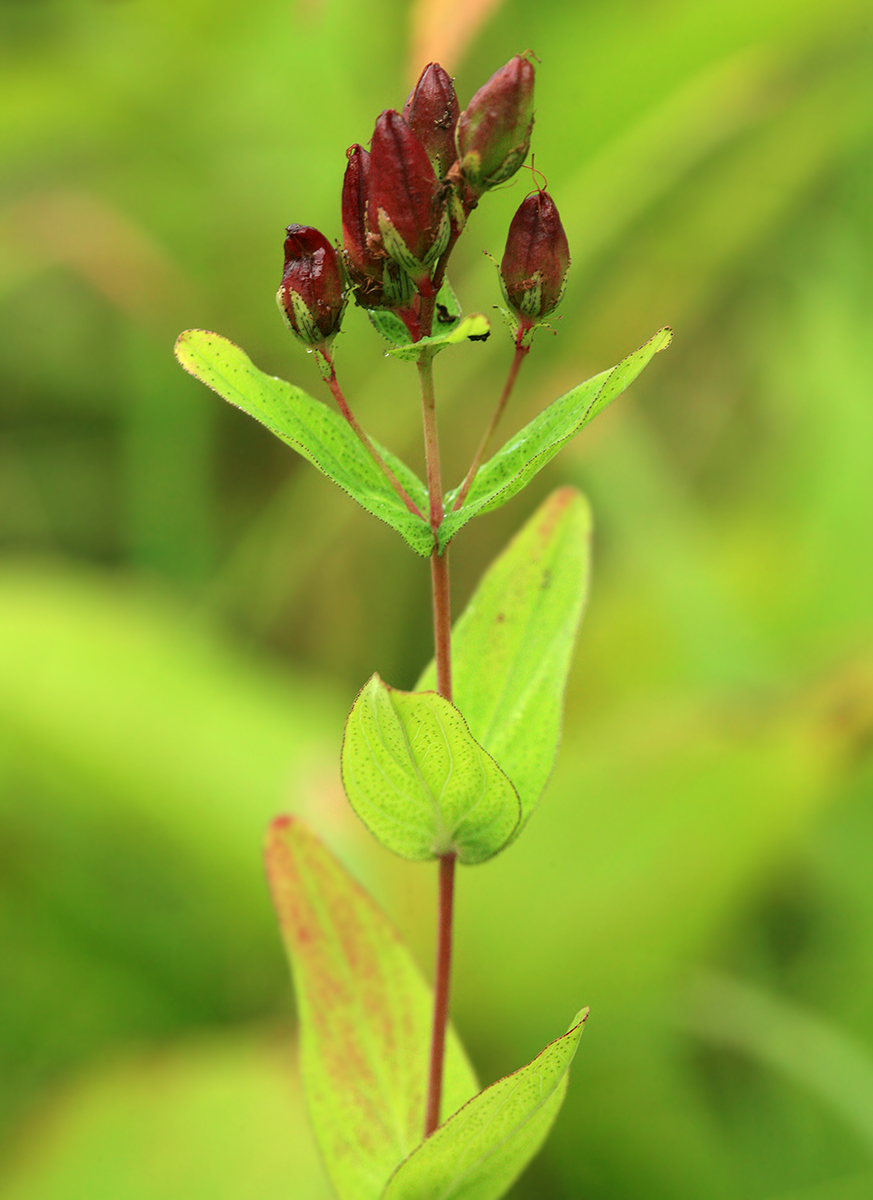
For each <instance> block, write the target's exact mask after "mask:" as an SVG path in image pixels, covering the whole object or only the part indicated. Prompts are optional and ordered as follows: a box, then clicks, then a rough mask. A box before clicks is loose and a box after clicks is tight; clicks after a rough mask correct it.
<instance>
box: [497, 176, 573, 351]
mask: <svg viewBox="0 0 873 1200" xmlns="http://www.w3.org/2000/svg"><path fill="white" fill-rule="evenodd" d="M569 267H570V247H569V246H568V244H567V235H566V233H564V227H563V225H562V224H561V218H560V217H559V216H558V210H557V208H556V207H555V203H554V201H553V200H552V198H551V196H550V195H549V194H548V192H534V194H533V195H532V196H528V197H527V198H526V199H525V200H523V201H522V202H521V205H520V206H519V209H518V212H516V214H515V216H514V217H513V218H512V224H511V225H510V226H509V235H508V236H507V239H506V250H505V251H504V254H503V261H502V262H501V264H500V278H501V280H502V282H503V290H504V294H505V296H506V301H507V303H508V304H509V305H510V306H511V307H512V308H513V309H515V311H516V312H517V313H518V315H519V316H520V317H521V319H522V323H523V325H525V326H526V327H528V328H529V327H530V326H532V325H534V324H535V323H536V322H537V321H538V320H540V319H541V318H542V317H544V316H546V314H547V313H550V312H552V310H553V309H555V308H557V306H558V303H559V302H560V299H561V297H562V296H563V294H564V284H565V282H566V279H567V271H568V270H569Z"/></svg>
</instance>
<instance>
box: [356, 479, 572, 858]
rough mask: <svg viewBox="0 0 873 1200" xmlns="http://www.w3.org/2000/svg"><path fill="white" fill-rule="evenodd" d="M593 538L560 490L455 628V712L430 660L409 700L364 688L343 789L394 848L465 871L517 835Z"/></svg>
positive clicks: (555, 729)
mask: <svg viewBox="0 0 873 1200" xmlns="http://www.w3.org/2000/svg"><path fill="white" fill-rule="evenodd" d="M590 540H591V514H590V510H589V508H588V504H587V502H586V501H585V499H584V498H583V497H582V496H581V495H579V493H578V492H576V491H575V490H574V489H572V488H562V489H560V490H559V491H557V492H555V493H554V494H553V495H552V496H550V497H549V499H548V500H546V501H545V502H544V504H542V505H541V506H540V508H539V509H538V510H537V511H536V512H535V513H534V515H533V516H532V517H531V518H530V520H529V521H528V522H527V524H526V525H525V526H524V527H523V528H522V529H521V531H520V532H519V533H518V534H517V535H516V536H515V538H513V540H512V541H511V542H510V544H509V545H508V546H507V548H506V549H505V550H504V551H503V553H502V554H501V555H500V556H499V557H498V558H497V559H496V560H495V562H494V563H492V565H491V567H490V568H489V570H488V571H487V572H486V574H485V575H484V577H483V578H482V580H481V582H480V584H479V587H478V589H477V591H476V593H475V595H474V596H473V598H472V600H471V601H470V603H469V605H468V607H467V609H466V611H465V612H464V614H463V615H462V616H461V618H460V620H459V621H458V622H457V624H456V626H455V629H454V631H453V634H452V657H453V680H454V682H453V695H454V700H455V704H451V703H449V701H448V700H445V699H443V697H441V696H439V695H438V694H437V693H436V691H435V690H430V689H434V688H435V686H436V678H435V669H434V667H433V664H431V666H430V667H428V669H427V670H426V671H425V672H424V674H423V675H422V678H421V680H420V681H419V684H418V687H417V690H416V691H415V692H400V691H396V690H394V689H392V688H390V687H388V686H387V685H386V684H385V683H383V682H382V680H381V679H380V678H379V676H378V675H374V676H373V677H372V679H370V680H369V682H368V683H367V684H366V685H365V686H364V687H363V688H362V690H361V692H360V693H359V695H358V698H357V699H356V701H355V703H354V706H353V708H352V711H351V713H350V715H349V719H348V723H347V725H346V734H345V740H344V743H343V753H342V769H343V783H344V785H345V789H346V794H347V796H348V798H349V802H350V803H351V805H352V807H353V808H354V809H355V811H356V812H357V814H358V816H359V817H360V818H361V819H362V820H363V822H364V823H365V825H366V826H367V827H368V829H369V830H370V832H371V833H373V835H374V836H375V837H376V838H378V840H379V841H380V842H382V844H383V845H385V846H387V847H388V849H389V850H393V851H394V852H395V853H397V854H401V855H402V856H403V857H404V858H410V859H414V860H424V859H430V858H435V857H437V856H439V855H445V854H450V853H452V854H456V855H457V857H458V859H459V861H460V862H462V863H467V864H473V863H479V862H484V861H485V860H486V859H487V858H491V857H492V856H493V855H494V854H497V853H498V852H499V851H500V850H502V849H503V848H504V847H505V846H507V845H509V843H510V842H511V841H513V840H514V839H515V837H517V836H518V833H519V832H520V830H521V828H522V827H523V826H524V824H525V823H526V821H527V820H528V818H529V817H530V815H531V813H532V812H533V810H534V808H535V806H536V804H537V801H538V800H539V797H540V795H541V794H542V791H543V788H544V787H545V785H546V782H547V781H548V778H549V775H550V773H551V770H552V766H553V764H554V760H555V756H556V754H557V751H558V744H559V741H560V736H561V713H562V706H563V697H564V690H565V686H566V680H567V673H568V671H569V667H570V658H571V655H572V651H573V644H574V641H575V637H576V631H577V629H578V626H579V621H580V619H581V615H582V609H583V606H584V602H585V597H586V593H587V589H588V576H589V563H590ZM462 714H463V715H462Z"/></svg>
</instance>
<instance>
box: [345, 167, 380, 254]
mask: <svg viewBox="0 0 873 1200" xmlns="http://www.w3.org/2000/svg"><path fill="white" fill-rule="evenodd" d="M346 155H347V157H348V160H349V161H348V166H347V167H346V173H345V175H344V176H343V246H344V247H345V252H346V262H347V264H348V266H349V267H350V269H351V270H352V271H353V272H357V273H361V274H366V273H367V271H368V268H369V267H370V265H371V256H370V252H369V251H368V249H367V196H368V194H369V190H368V184H369V179H370V155H369V154H368V153H367V151H366V150H365V149H364V147H363V146H359V145H357V144H355V145H354V146H350V147H349V148H348V150H347V151H346ZM380 274H381V271H380Z"/></svg>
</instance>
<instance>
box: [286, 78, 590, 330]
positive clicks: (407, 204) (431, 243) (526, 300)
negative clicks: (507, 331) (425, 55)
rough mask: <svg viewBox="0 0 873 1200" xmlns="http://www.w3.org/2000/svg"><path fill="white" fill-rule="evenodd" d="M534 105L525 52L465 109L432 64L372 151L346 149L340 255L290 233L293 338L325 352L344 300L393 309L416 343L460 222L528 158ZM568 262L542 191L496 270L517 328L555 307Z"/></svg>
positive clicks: (305, 230) (384, 121)
mask: <svg viewBox="0 0 873 1200" xmlns="http://www.w3.org/2000/svg"><path fill="white" fill-rule="evenodd" d="M533 100H534V67H533V63H532V62H531V56H530V55H529V54H524V55H515V57H514V58H512V59H510V61H509V62H508V63H507V64H506V65H505V66H504V67H501V69H500V70H499V71H497V72H495V74H494V75H492V77H491V78H490V79H489V80H488V82H487V83H485V84H484V85H483V86H482V87H481V88H480V89H479V90H478V92H476V94H475V95H474V96H473V98H472V100H471V101H470V103H469V105H468V106H467V108H466V109H465V110H464V111H463V112H461V111H460V105H459V104H458V99H457V96H456V94H455V89H454V85H453V83H452V80H451V78H450V77H449V75H448V74H447V73H446V71H445V70H444V69H443V68H442V67H441V66H440V65H439V63H429V64H428V66H427V67H425V69H424V71H423V72H422V74H421V77H420V78H419V80H418V83H417V84H416V85H415V87H414V88H413V89H412V91H411V92H410V94H409V96H408V97H407V99H406V103H405V105H404V107H403V112H402V113H400V112H397V111H396V110H395V109H387V110H386V111H385V112H383V113H381V115H380V116H379V118H378V120H377V121H376V126H375V129H374V130H373V135H372V138H371V141H370V149H369V151H368V150H366V149H365V148H364V147H363V146H362V145H360V144H358V143H356V144H355V145H353V146H351V147H350V148H349V149H348V151H347V152H346V154H347V158H348V164H347V166H346V171H345V177H344V179H343V191H342V230H343V241H342V248H340V247H334V246H332V245H331V244H330V242H328V240H327V238H325V237H324V235H323V234H321V233H319V231H318V230H316V229H312V228H310V227H308V226H299V225H292V226H289V227H288V236H287V239H286V242H285V268H284V272H283V275H282V283H281V286H280V288H279V292H278V295H277V300H278V302H279V307H280V308H281V310H282V312H283V314H284V316H285V319H286V321H287V323H288V326H289V328H290V329H291V330H292V332H293V333H294V334H296V336H297V337H299V338H300V339H301V340H302V341H303V342H305V343H306V344H307V345H309V346H315V347H320V348H322V349H323V350H325V351H326V347H327V346H328V345H329V343H330V341H331V339H332V338H333V336H334V335H335V334H336V333H337V331H338V329H339V327H340V322H341V320H342V315H343V311H344V308H345V304H346V301H347V299H348V296H349V294H352V295H354V298H355V300H356V302H357V303H358V304H359V305H360V306H361V307H363V308H366V309H377V308H388V309H393V310H395V311H396V312H397V313H398V315H399V316H400V317H401V318H402V319H403V320H404V321H405V322H406V324H407V325H408V327H409V328H410V330H411V331H412V333H413V337H414V338H415V339H417V337H418V336H420V327H419V321H418V318H419V313H420V311H421V300H422V298H423V297H427V298H432V297H433V296H435V294H436V292H437V291H438V290H439V287H440V285H441V284H442V280H443V274H444V271H445V264H446V260H447V259H448V256H449V254H450V253H451V250H452V248H453V246H454V243H455V241H456V240H457V238H458V236H459V234H460V233H461V231H462V229H463V228H464V225H465V223H466V220H467V218H468V216H469V215H470V213H471V212H472V210H473V209H474V208H475V207H476V205H477V204H478V202H479V199H480V198H481V196H482V195H483V194H484V193H485V192H486V191H488V190H489V189H490V188H493V187H496V186H497V185H498V184H501V183H503V182H505V181H506V180H507V179H509V178H511V176H512V175H514V174H515V172H516V171H517V170H518V169H519V167H520V166H521V165H522V163H523V162H524V160H525V158H526V157H527V154H528V150H529V149H530V139H531V131H532V129H533V122H534V109H533ZM568 266H569V252H568V250H567V239H566V236H565V235H564V231H563V229H562V228H561V224H560V218H559V217H558V214H557V209H556V208H555V206H554V203H553V202H552V200H551V198H550V197H549V196H548V195H547V193H546V192H543V191H539V192H537V193H536V195H534V196H531V197H528V199H527V200H525V202H524V203H523V204H522V206H521V208H520V209H519V211H518V213H517V214H516V217H515V219H514V220H513V223H512V227H511V229H510V235H509V242H508V243H507V248H506V253H505V254H504V259H503V265H502V275H503V281H504V292H505V295H506V299H507V302H508V303H509V305H510V306H511V307H512V308H513V309H514V310H515V312H516V313H517V314H518V316H519V319H520V320H521V321H522V322H523V323H524V325H525V329H530V328H531V327H532V326H533V325H534V324H536V323H537V321H538V320H539V319H540V318H542V316H544V315H545V313H547V312H550V311H551V310H552V309H553V308H554V307H555V305H556V304H557V303H558V301H559V300H560V295H561V292H562V289H563V282H564V279H565V277H566V273H567V267H568Z"/></svg>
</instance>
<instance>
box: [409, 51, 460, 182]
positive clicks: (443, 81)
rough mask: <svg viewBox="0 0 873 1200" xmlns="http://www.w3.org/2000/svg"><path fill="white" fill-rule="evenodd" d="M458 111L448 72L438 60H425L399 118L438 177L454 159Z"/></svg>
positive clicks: (444, 174) (456, 98) (445, 172)
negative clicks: (429, 61)
mask: <svg viewBox="0 0 873 1200" xmlns="http://www.w3.org/2000/svg"><path fill="white" fill-rule="evenodd" d="M460 112H461V106H460V105H459V104H458V97H457V96H456V95H455V88H454V85H453V83H452V80H451V77H450V75H449V74H448V72H446V71H445V70H444V69H443V68H442V67H441V66H440V65H439V63H428V65H427V66H426V67H425V68H424V70H423V71H422V73H421V76H420V78H419V80H418V83H417V84H416V85H415V87H414V88H413V89H412V91H411V92H410V93H409V95H408V97H407V98H406V104H405V105H404V106H403V119H404V120H405V121H406V123H407V125H408V126H409V128H410V129H411V130H412V132H413V133H414V134H415V136H416V137H417V138H418V140H419V141H420V142H421V144H422V146H424V149H425V151H426V152H427V156H428V158H429V159H430V161H431V163H432V164H433V168H434V171H435V172H436V174H437V176H438V177H439V178H440V179H443V178H445V176H446V174H447V173H448V170H449V168H450V167H451V165H452V163H454V161H455V159H456V158H457V152H456V150H455V127H456V126H457V124H458V117H459V116H460Z"/></svg>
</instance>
